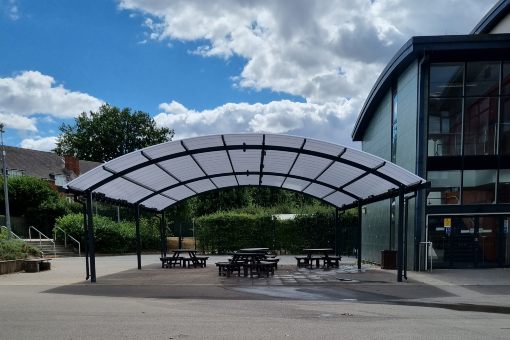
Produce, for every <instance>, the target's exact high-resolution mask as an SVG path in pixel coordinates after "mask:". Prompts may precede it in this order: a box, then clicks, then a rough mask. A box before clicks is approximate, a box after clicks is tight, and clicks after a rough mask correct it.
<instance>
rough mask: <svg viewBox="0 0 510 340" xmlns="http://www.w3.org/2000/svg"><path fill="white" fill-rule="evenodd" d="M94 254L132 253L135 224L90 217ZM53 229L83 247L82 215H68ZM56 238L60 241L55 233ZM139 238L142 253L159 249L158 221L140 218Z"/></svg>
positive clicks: (134, 241) (134, 245) (134, 246)
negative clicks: (94, 246) (61, 230)
mask: <svg viewBox="0 0 510 340" xmlns="http://www.w3.org/2000/svg"><path fill="white" fill-rule="evenodd" d="M93 223H94V237H95V241H96V244H95V245H96V251H97V252H100V253H112V254H119V253H128V252H134V251H135V250H136V234H135V224H134V222H131V221H122V222H120V223H117V222H115V221H113V220H111V219H109V218H108V217H104V216H97V215H95V216H94V217H93ZM56 226H58V227H60V228H62V229H63V230H65V231H66V232H67V233H68V234H69V235H71V236H73V237H74V238H76V239H77V240H79V241H80V243H82V244H85V228H84V225H83V214H68V215H65V216H62V217H60V218H58V219H57V222H56ZM57 236H58V237H63V236H62V235H61V234H58V233H57ZM140 236H141V241H142V249H143V250H155V249H159V246H160V240H159V220H158V219H154V218H141V220H140Z"/></svg>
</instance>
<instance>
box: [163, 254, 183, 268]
mask: <svg viewBox="0 0 510 340" xmlns="http://www.w3.org/2000/svg"><path fill="white" fill-rule="evenodd" d="M159 259H160V260H161V268H170V267H175V266H176V265H179V267H182V261H183V259H184V258H183V257H181V256H166V257H160V258H159Z"/></svg>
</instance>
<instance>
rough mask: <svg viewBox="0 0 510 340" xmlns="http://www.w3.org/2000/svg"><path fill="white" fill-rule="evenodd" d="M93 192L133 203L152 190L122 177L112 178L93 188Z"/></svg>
mask: <svg viewBox="0 0 510 340" xmlns="http://www.w3.org/2000/svg"><path fill="white" fill-rule="evenodd" d="M94 192H95V193H102V194H104V195H105V196H106V197H108V198H111V199H115V200H121V201H126V202H129V203H135V202H137V201H138V200H139V199H141V198H143V197H145V196H148V195H150V194H152V193H153V191H150V190H147V189H145V188H142V187H140V186H138V185H136V184H133V183H131V182H129V181H126V180H125V179H123V178H117V179H114V180H113V181H111V182H108V183H106V184H105V185H103V186H102V187H100V188H98V189H97V190H94Z"/></svg>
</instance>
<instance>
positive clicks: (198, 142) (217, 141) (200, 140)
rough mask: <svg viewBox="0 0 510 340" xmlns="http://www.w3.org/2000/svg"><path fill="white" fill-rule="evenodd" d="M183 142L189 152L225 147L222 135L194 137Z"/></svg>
mask: <svg viewBox="0 0 510 340" xmlns="http://www.w3.org/2000/svg"><path fill="white" fill-rule="evenodd" d="M182 142H183V143H184V145H185V146H186V147H187V148H188V150H196V149H202V148H210V147H214V146H222V145H223V141H222V140H221V135H212V136H202V137H194V138H189V139H183V140H182Z"/></svg>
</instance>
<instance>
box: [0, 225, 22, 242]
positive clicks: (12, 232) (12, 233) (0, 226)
mask: <svg viewBox="0 0 510 340" xmlns="http://www.w3.org/2000/svg"><path fill="white" fill-rule="evenodd" d="M0 228H4V229H5V230H7V232H10V233H11V235H12V236H14V237H16V238H17V239H18V240H21V237H19V236H18V235H16V234H15V233H14V231H12V230H9V228H7V227H6V226H4V225H0Z"/></svg>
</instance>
